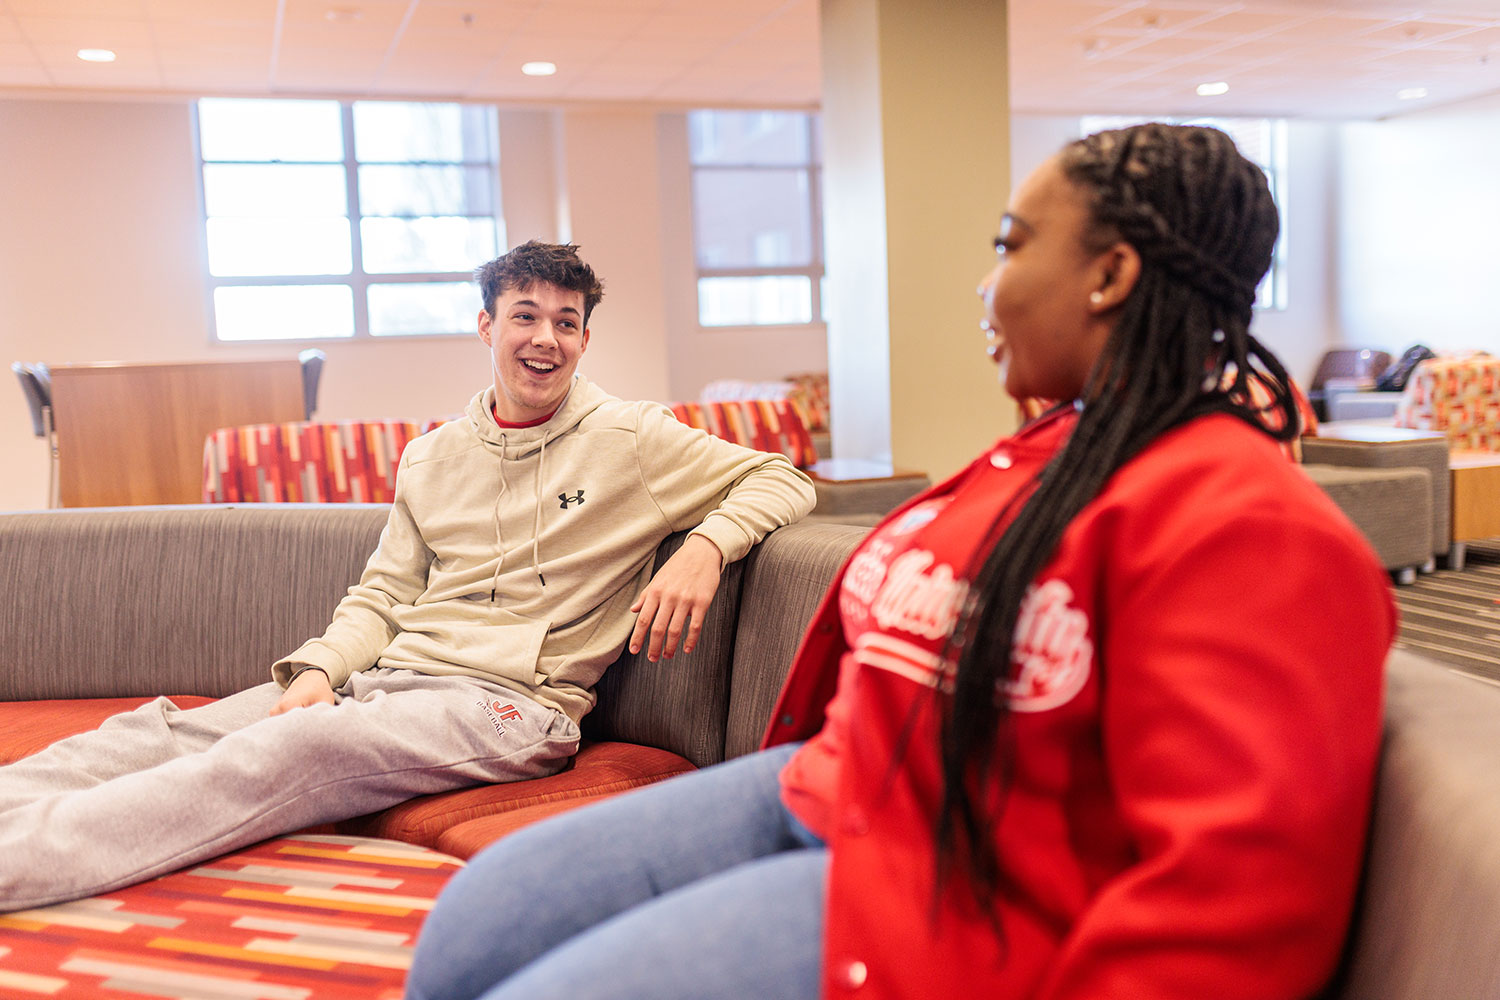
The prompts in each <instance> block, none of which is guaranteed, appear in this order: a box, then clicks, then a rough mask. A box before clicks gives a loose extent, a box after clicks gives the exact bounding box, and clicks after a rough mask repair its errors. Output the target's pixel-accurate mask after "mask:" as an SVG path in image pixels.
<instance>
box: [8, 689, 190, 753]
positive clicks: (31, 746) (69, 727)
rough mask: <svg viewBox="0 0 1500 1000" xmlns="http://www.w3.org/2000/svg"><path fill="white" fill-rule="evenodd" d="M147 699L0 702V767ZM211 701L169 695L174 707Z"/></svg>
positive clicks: (95, 726)
mask: <svg viewBox="0 0 1500 1000" xmlns="http://www.w3.org/2000/svg"><path fill="white" fill-rule="evenodd" d="M152 700H154V699H151V698H75V699H61V700H57V701H0V764H9V763H12V762H13V761H17V760H20V759H21V758H22V757H26V756H29V755H31V754H34V753H36V752H37V751H38V750H41V749H42V748H43V747H46V746H50V745H51V744H53V743H56V742H57V741H58V740H60V739H64V738H65V737H68V736H72V735H74V734H75V733H82V732H86V731H88V730H90V729H98V728H99V724H100V723H102V722H103V721H104V720H105V719H107V718H109V717H110V716H111V715H118V714H120V713H121V712H129V711H132V710H134V709H136V708H139V707H140V706H142V705H144V704H146V702H148V701H152ZM213 700H214V699H213V698H204V697H200V696H199V695H173V696H172V703H173V704H174V705H176V706H177V707H178V708H197V707H198V706H199V705H207V704H208V703H209V702H211V701H213Z"/></svg>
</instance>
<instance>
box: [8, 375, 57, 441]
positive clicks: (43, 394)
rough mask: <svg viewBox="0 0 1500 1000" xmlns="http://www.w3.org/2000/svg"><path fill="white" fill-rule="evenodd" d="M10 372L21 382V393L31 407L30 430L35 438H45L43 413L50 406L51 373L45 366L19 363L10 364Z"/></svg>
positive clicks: (44, 416) (45, 425)
mask: <svg viewBox="0 0 1500 1000" xmlns="http://www.w3.org/2000/svg"><path fill="white" fill-rule="evenodd" d="M10 370H11V371H13V372H15V373H16V377H17V378H18V379H20V380H21V392H22V393H24V394H25V396H26V403H27V405H28V406H30V407H31V430H32V433H34V434H35V435H36V436H37V437H46V436H47V419H46V414H45V411H46V410H47V409H48V408H49V407H51V406H52V373H51V372H49V371H48V370H47V366H46V365H40V364H39V365H28V364H26V363H24V362H21V361H15V362H12V363H11V366H10Z"/></svg>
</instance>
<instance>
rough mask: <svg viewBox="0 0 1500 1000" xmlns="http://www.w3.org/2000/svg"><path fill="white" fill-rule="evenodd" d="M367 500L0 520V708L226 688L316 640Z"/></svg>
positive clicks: (366, 546)
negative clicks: (0, 704)
mask: <svg viewBox="0 0 1500 1000" xmlns="http://www.w3.org/2000/svg"><path fill="white" fill-rule="evenodd" d="M387 509H388V508H387V507H385V506H384V505H380V504H336V505H335V504H329V505H316V504H314V505H302V504H272V505H249V506H218V505H211V506H183V507H113V508H94V509H87V508H82V509H68V510H55V511H46V512H41V513H23V514H5V515H0V699H3V700H7V701H20V700H34V699H40V698H90V697H118V696H126V695H153V694H199V695H208V696H215V697H222V696H223V695H227V694H232V693H233V692H235V691H239V690H243V689H244V688H246V687H249V686H250V685H252V684H261V683H264V682H265V681H267V680H270V677H271V664H272V662H274V661H275V660H276V659H277V658H279V657H282V656H285V655H286V654H287V653H289V652H290V651H292V650H293V649H296V648H297V646H298V645H299V644H301V643H302V641H303V640H305V639H306V638H308V637H309V636H312V635H318V634H320V633H321V632H322V631H323V629H324V628H325V627H326V626H327V624H328V620H329V618H330V616H331V615H332V614H333V609H334V606H335V605H336V604H337V603H338V602H339V599H340V598H342V597H343V596H344V592H345V591H346V590H347V589H348V587H349V585H350V584H351V583H353V582H354V581H356V580H357V579H359V574H360V571H361V570H362V569H363V567H364V564H365V561H366V559H368V557H369V555H370V553H371V552H372V551H373V550H374V548H375V543H376V541H377V539H378V538H379V536H380V529H381V528H382V527H383V526H384V524H385V520H386V511H387Z"/></svg>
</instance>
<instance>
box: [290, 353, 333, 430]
mask: <svg viewBox="0 0 1500 1000" xmlns="http://www.w3.org/2000/svg"><path fill="white" fill-rule="evenodd" d="M326 357H327V355H325V354H324V353H323V352H322V351H320V350H318V349H317V348H316V347H310V348H308V349H307V350H305V351H302V352H300V353H299V354H298V355H297V360H298V361H300V362H302V401H303V403H304V407H305V409H306V411H307V412H306V413H304V414H303V416H302V419H303V420H311V419H312V415H313V411H314V410H316V409H317V408H318V379H319V378H321V377H322V375H323V361H324V359H325V358H326Z"/></svg>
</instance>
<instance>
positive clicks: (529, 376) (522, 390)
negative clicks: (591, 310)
mask: <svg viewBox="0 0 1500 1000" xmlns="http://www.w3.org/2000/svg"><path fill="white" fill-rule="evenodd" d="M479 339H480V340H483V341H484V342H485V344H487V345H488V346H489V349H490V359H491V363H492V366H493V368H494V372H495V411H496V412H497V413H498V415H499V417H500V419H501V420H504V421H506V422H508V423H516V424H523V423H527V422H529V421H532V420H538V419H540V418H542V417H545V416H547V415H548V414H549V413H551V412H552V411H553V410H555V409H557V407H558V404H560V403H561V402H562V401H563V397H564V396H566V395H567V394H568V388H569V386H571V385H572V384H573V371H574V369H576V368H577V367H578V359H579V358H581V357H583V352H584V349H585V348H587V347H588V343H589V331H588V330H587V329H586V328H585V327H584V325H583V293H582V292H570V291H568V290H567V289H564V288H559V287H558V286H556V285H553V284H550V283H547V282H537V283H535V284H533V285H530V286H528V287H526V288H515V289H510V290H508V291H505V292H502V293H501V294H500V295H499V296H497V297H496V299H495V311H494V314H493V315H492V314H490V313H489V312H486V311H483V310H481V311H480V313H479Z"/></svg>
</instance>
